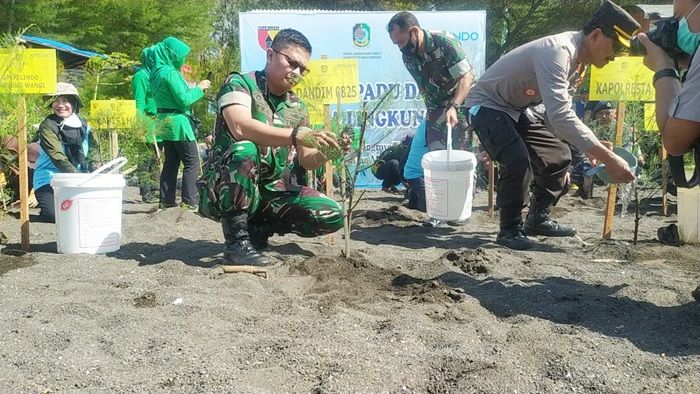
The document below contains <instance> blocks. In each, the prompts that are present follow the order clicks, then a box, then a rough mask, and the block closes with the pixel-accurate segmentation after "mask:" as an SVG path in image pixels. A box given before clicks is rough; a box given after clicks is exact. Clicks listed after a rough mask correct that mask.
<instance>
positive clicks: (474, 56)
mask: <svg viewBox="0 0 700 394" xmlns="http://www.w3.org/2000/svg"><path fill="white" fill-rule="evenodd" d="M413 13H414V15H416V17H417V18H418V22H419V23H420V25H421V27H422V28H424V29H427V30H437V31H449V32H451V33H452V34H454V35H455V36H456V37H457V38H458V39H459V40H460V42H461V43H462V47H463V48H464V51H465V53H466V55H467V59H469V62H470V63H471V64H472V66H473V67H474V69H475V71H476V76H477V77H478V76H480V75H481V74H482V73H483V71H484V68H485V55H486V40H485V38H486V37H485V35H486V11H452V12H428V11H415V12H413ZM394 14H396V12H394V11H385V12H352V11H348V12H336V11H251V12H242V13H240V14H239V15H240V17H239V18H240V20H239V22H240V24H239V26H240V42H241V69H242V70H241V71H244V72H248V71H252V70H262V69H263V68H264V67H265V50H266V49H267V47H268V46H269V45H270V43H271V42H272V39H273V38H274V36H275V34H276V33H277V32H278V31H279V30H281V29H285V28H292V29H295V30H298V31H300V32H302V33H303V34H304V35H305V36H306V37H307V38H308V39H309V42H310V43H311V46H312V47H313V53H312V55H311V58H312V59H320V58H321V57H322V56H324V57H327V58H328V59H357V60H358V62H359V71H360V86H359V87H358V92H359V95H360V100H361V102H366V103H367V104H368V108H369V109H373V108H374V107H376V106H377V103H378V101H379V99H380V98H381V97H382V96H383V95H384V94H385V93H386V92H388V91H389V90H391V89H392V88H393V89H394V90H393V93H392V94H391V95H390V96H389V97H388V98H387V99H386V100H384V103H383V104H382V105H381V106H379V108H378V109H377V111H375V112H374V115H373V116H372V118H370V120H369V125H368V129H367V132H366V135H365V152H366V153H365V155H364V157H363V166H369V165H370V164H371V163H372V162H373V160H374V157H376V156H377V155H379V153H381V152H382V151H383V150H384V149H386V148H387V147H388V146H391V145H392V144H394V143H397V142H399V141H401V140H402V139H403V138H404V137H405V136H406V135H408V134H413V133H414V132H415V130H416V129H417V127H418V125H419V123H420V122H421V121H422V119H423V117H424V115H425V107H424V105H423V99H422V97H421V96H420V95H419V94H418V88H417V86H416V84H415V81H414V80H413V78H412V77H411V75H410V74H409V73H408V71H406V67H405V66H404V64H403V61H402V59H401V52H400V51H399V48H398V47H397V46H396V45H394V44H393V43H392V42H391V38H390V37H389V33H388V32H387V30H386V27H387V23H388V22H389V20H390V19H391V17H392V16H393V15H394ZM312 72H313V70H312ZM360 107H361V104H344V105H343V106H342V112H343V123H351V124H353V125H357V114H358V110H359V108H360ZM331 108H332V110H333V114H334V115H333V116H335V112H336V109H335V106H331ZM380 185H381V181H379V180H377V179H376V178H374V177H373V176H372V174H371V172H370V171H369V170H366V171H364V172H363V174H362V175H361V176H360V177H359V179H358V181H357V186H359V187H377V186H380Z"/></svg>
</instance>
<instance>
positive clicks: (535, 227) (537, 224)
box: [525, 194, 576, 237]
mask: <svg viewBox="0 0 700 394" xmlns="http://www.w3.org/2000/svg"><path fill="white" fill-rule="evenodd" d="M551 209H552V205H551V204H550V203H547V202H544V201H542V199H540V198H537V196H536V195H534V194H533V195H532V199H531V200H530V211H529V212H528V213H527V220H526V221H525V234H527V235H544V236H547V237H573V236H574V235H576V229H575V228H574V227H567V226H562V225H561V224H559V223H557V222H556V221H555V220H552V219H551V218H550V217H549V211H550V210H551Z"/></svg>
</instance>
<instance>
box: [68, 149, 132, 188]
mask: <svg viewBox="0 0 700 394" xmlns="http://www.w3.org/2000/svg"><path fill="white" fill-rule="evenodd" d="M127 161H128V160H127V159H126V157H123V156H122V157H117V158H116V159H114V160H112V161H110V162H108V163H106V164H104V165H103V166H102V167H100V168H98V169H96V170H95V171H93V172H91V173H90V176H89V177H87V178H86V179H85V180H84V181H82V182H80V183H79V184H78V186H83V185H84V184H86V183H88V182H90V181H91V180H93V179H95V178H97V177H98V176H100V175H106V174H111V173H113V172H115V171H117V170H119V169H120V168H122V167H124V166H125V165H126V162H127ZM108 168H109V169H110V170H109V171H107V172H104V170H106V169H108Z"/></svg>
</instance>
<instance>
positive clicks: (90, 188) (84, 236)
mask: <svg viewBox="0 0 700 394" xmlns="http://www.w3.org/2000/svg"><path fill="white" fill-rule="evenodd" d="M124 164H126V158H123V157H120V158H117V159H115V160H112V161H111V162H109V163H107V164H105V165H104V166H102V167H100V168H98V169H97V170H96V171H95V172H93V173H90V174H80V173H68V174H65V173H63V174H54V175H53V177H52V178H51V187H52V188H53V192H54V207H55V210H56V211H55V212H56V229H57V232H58V241H57V246H58V253H67V254H72V253H89V254H96V253H108V252H114V251H115V250H119V247H120V246H121V234H122V231H121V228H122V190H123V189H124V186H125V185H126V182H125V181H124V177H123V176H122V175H121V174H112V172H114V171H117V170H118V169H119V168H121V167H122V166H124ZM110 168H111V169H110ZM107 169H110V170H109V171H105V170H107Z"/></svg>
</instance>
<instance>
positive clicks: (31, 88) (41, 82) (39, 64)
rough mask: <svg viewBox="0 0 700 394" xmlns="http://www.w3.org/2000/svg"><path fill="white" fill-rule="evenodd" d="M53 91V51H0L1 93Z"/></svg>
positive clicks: (54, 72) (54, 83) (54, 64)
mask: <svg viewBox="0 0 700 394" xmlns="http://www.w3.org/2000/svg"><path fill="white" fill-rule="evenodd" d="M55 91H56V50H55V49H22V48H18V49H0V92H1V93H53V92H55Z"/></svg>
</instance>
